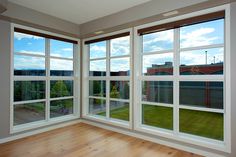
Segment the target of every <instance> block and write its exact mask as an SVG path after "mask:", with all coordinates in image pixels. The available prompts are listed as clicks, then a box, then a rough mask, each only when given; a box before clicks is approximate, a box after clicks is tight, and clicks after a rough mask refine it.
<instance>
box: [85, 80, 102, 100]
mask: <svg viewBox="0 0 236 157" xmlns="http://www.w3.org/2000/svg"><path fill="white" fill-rule="evenodd" d="M89 96H98V97H106V81H100V80H99V81H89Z"/></svg>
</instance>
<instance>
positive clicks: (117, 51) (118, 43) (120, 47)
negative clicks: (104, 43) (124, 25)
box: [111, 36, 130, 56]
mask: <svg viewBox="0 0 236 157" xmlns="http://www.w3.org/2000/svg"><path fill="white" fill-rule="evenodd" d="M129 38H130V37H129V36H127V37H121V38H116V39H113V40H111V56H121V55H128V54H129V53H130V52H129V51H130V47H129V45H130V42H129Z"/></svg>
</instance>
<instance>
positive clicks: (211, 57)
mask: <svg viewBox="0 0 236 157" xmlns="http://www.w3.org/2000/svg"><path fill="white" fill-rule="evenodd" d="M205 51H206V50H197V51H189V52H182V53H181V54H180V55H181V56H180V58H181V64H186V65H204V64H206V54H205ZM207 51H208V53H207V64H213V63H219V62H223V61H224V53H223V51H224V49H223V48H220V49H209V50H207Z"/></svg>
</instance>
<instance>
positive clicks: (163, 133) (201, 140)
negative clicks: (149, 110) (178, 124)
mask: <svg viewBox="0 0 236 157" xmlns="http://www.w3.org/2000/svg"><path fill="white" fill-rule="evenodd" d="M134 130H135V131H139V132H142V133H147V134H151V135H155V136H160V137H164V138H168V139H172V140H176V141H179V142H184V143H186V144H193V145H197V146H200V147H205V148H210V149H214V150H218V151H222V152H227V153H230V150H229V148H228V147H227V145H226V144H225V142H224V141H218V140H214V139H210V138H205V137H200V136H196V135H191V134H186V133H175V132H174V131H171V130H166V129H161V128H155V127H150V126H146V125H141V126H136V127H135V129H134Z"/></svg>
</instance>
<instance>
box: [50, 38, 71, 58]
mask: <svg viewBox="0 0 236 157" xmlns="http://www.w3.org/2000/svg"><path fill="white" fill-rule="evenodd" d="M50 56H54V57H62V58H73V44H72V43H68V42H64V41H59V40H53V39H50Z"/></svg>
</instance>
